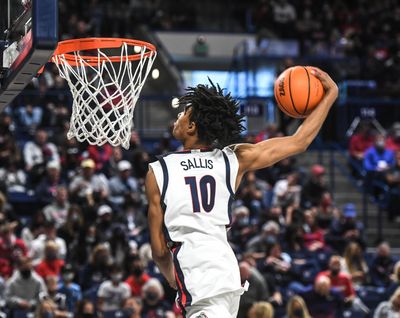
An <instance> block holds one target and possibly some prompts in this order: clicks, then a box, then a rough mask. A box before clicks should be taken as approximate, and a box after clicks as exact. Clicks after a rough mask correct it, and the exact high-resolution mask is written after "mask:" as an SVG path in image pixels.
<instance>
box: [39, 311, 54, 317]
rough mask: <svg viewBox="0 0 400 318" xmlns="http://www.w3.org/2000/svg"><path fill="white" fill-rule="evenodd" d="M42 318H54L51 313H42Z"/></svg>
mask: <svg viewBox="0 0 400 318" xmlns="http://www.w3.org/2000/svg"><path fill="white" fill-rule="evenodd" d="M42 318H54V315H53V313H51V312H44V313H43V314H42Z"/></svg>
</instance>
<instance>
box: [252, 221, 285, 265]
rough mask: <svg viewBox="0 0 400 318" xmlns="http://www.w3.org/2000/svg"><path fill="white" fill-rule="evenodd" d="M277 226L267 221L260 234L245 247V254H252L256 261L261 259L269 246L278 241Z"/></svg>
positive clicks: (278, 229)
mask: <svg viewBox="0 0 400 318" xmlns="http://www.w3.org/2000/svg"><path fill="white" fill-rule="evenodd" d="M279 231H280V228H279V225H278V224H277V223H276V222H274V221H268V222H267V223H266V224H264V225H263V227H262V230H261V233H260V234H258V235H256V236H255V237H253V238H252V239H251V240H250V241H249V242H248V243H247V245H246V253H250V254H252V256H253V257H254V258H256V259H259V258H263V257H265V255H266V254H267V251H268V249H269V248H270V246H271V245H273V244H275V243H276V242H277V241H278V239H279Z"/></svg>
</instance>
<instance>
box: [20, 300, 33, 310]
mask: <svg viewBox="0 0 400 318" xmlns="http://www.w3.org/2000/svg"><path fill="white" fill-rule="evenodd" d="M18 305H19V307H20V308H21V309H24V310H29V309H31V307H32V305H31V303H30V302H29V301H27V300H25V299H21V300H20V301H19V302H18Z"/></svg>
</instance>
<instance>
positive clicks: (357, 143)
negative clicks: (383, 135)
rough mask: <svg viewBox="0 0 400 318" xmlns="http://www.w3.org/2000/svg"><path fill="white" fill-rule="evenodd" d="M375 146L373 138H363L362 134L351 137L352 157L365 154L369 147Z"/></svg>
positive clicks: (350, 150)
mask: <svg viewBox="0 0 400 318" xmlns="http://www.w3.org/2000/svg"><path fill="white" fill-rule="evenodd" d="M373 144H374V137H373V136H367V137H366V136H363V135H360V134H354V135H353V136H351V139H350V145H349V152H350V155H351V156H353V157H355V156H356V155H357V154H358V153H360V152H362V153H364V152H365V151H366V150H367V149H368V148H369V147H371V146H372V145H373Z"/></svg>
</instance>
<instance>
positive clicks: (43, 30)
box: [0, 0, 58, 111]
mask: <svg viewBox="0 0 400 318" xmlns="http://www.w3.org/2000/svg"><path fill="white" fill-rule="evenodd" d="M57 43H58V1H57V0H1V1H0V111H2V110H3V109H4V107H5V106H7V105H8V104H10V103H11V102H12V101H13V99H14V98H15V97H16V96H17V95H18V94H19V93H20V92H21V91H22V90H23V89H24V88H25V87H26V86H27V85H28V84H29V82H30V81H31V80H32V78H33V77H34V76H36V75H37V74H38V72H39V70H40V69H41V68H42V67H43V65H45V64H46V63H47V62H48V61H49V59H50V57H51V55H52V54H53V52H54V50H55V48H56V46H57Z"/></svg>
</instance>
